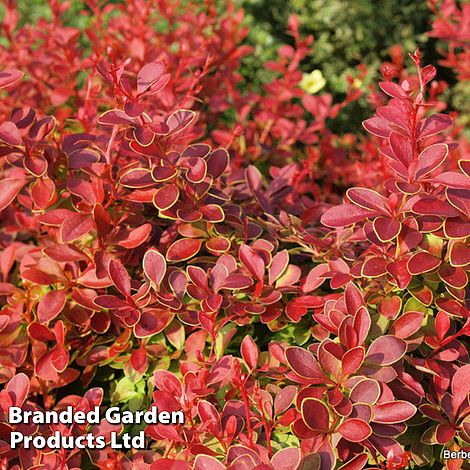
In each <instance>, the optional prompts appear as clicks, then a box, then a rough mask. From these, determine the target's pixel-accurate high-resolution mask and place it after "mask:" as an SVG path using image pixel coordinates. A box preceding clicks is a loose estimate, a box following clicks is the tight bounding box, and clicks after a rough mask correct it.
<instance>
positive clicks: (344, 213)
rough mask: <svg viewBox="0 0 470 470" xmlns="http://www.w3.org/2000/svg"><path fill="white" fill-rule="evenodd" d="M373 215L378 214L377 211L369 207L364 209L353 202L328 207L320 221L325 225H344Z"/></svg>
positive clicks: (335, 226)
mask: <svg viewBox="0 0 470 470" xmlns="http://www.w3.org/2000/svg"><path fill="white" fill-rule="evenodd" d="M374 215H378V212H372V211H370V210H369V209H364V208H362V207H358V206H355V205H354V204H340V205H339V206H335V207H331V208H330V209H328V210H327V211H326V212H325V213H324V214H323V215H322V217H321V223H322V224H323V225H325V226H326V227H332V228H337V227H345V226H346V225H351V224H354V223H356V222H360V221H362V220H364V219H367V217H372V216H374Z"/></svg>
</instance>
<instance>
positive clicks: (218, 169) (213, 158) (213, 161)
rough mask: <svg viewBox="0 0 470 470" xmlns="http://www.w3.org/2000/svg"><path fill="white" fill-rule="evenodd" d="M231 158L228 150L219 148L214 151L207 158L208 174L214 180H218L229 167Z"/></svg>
mask: <svg viewBox="0 0 470 470" xmlns="http://www.w3.org/2000/svg"><path fill="white" fill-rule="evenodd" d="M229 162H230V158H229V155H228V152H227V150H225V149H223V148H219V149H217V150H214V151H213V152H212V153H211V154H210V155H209V157H208V158H207V173H209V175H211V176H212V178H214V179H215V178H218V177H219V176H220V175H221V174H222V173H223V172H224V171H225V170H226V169H227V167H228V164H229Z"/></svg>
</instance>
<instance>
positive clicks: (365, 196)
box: [346, 188, 390, 215]
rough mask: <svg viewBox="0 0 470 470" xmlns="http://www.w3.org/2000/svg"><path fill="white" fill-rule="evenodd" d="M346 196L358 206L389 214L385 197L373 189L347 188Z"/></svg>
mask: <svg viewBox="0 0 470 470" xmlns="http://www.w3.org/2000/svg"><path fill="white" fill-rule="evenodd" d="M346 196H347V198H348V199H349V200H350V201H351V202H352V203H354V204H356V205H357V206H359V207H362V208H364V209H369V210H370V211H373V212H379V213H381V214H384V215H390V210H389V205H388V200H387V198H385V197H384V196H382V195H381V194H379V193H378V192H377V191H374V190H373V189H368V188H350V189H348V190H347V192H346Z"/></svg>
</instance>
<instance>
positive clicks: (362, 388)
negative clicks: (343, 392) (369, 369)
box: [349, 379, 380, 405]
mask: <svg viewBox="0 0 470 470" xmlns="http://www.w3.org/2000/svg"><path fill="white" fill-rule="evenodd" d="M379 396H380V385H379V384H378V382H377V381H375V380H372V379H363V380H361V381H359V382H358V383H357V384H356V385H354V387H353V388H352V390H351V393H350V394H349V399H350V400H351V401H352V402H353V403H367V404H369V405H374V404H375V403H376V402H377V400H378V399H379Z"/></svg>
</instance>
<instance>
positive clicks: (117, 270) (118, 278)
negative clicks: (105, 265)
mask: <svg viewBox="0 0 470 470" xmlns="http://www.w3.org/2000/svg"><path fill="white" fill-rule="evenodd" d="M109 277H110V278H111V280H112V281H113V284H114V285H115V287H116V289H117V290H118V291H119V292H120V293H121V294H122V295H125V296H126V297H128V296H130V295H131V278H130V277H129V273H128V272H127V270H126V268H125V267H124V266H123V265H122V264H121V263H120V262H119V261H118V260H116V259H112V260H111V261H110V262H109Z"/></svg>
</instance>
